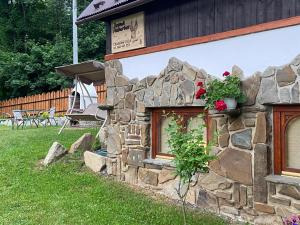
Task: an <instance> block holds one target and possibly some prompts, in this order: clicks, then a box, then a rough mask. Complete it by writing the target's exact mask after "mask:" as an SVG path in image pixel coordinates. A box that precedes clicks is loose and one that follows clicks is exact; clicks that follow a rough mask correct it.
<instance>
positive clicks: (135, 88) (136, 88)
mask: <svg viewBox="0 0 300 225" xmlns="http://www.w3.org/2000/svg"><path fill="white" fill-rule="evenodd" d="M146 88H147V80H146V78H144V79H143V80H141V81H138V82H137V83H136V84H135V85H134V86H133V88H132V91H133V92H136V91H139V90H143V89H146Z"/></svg>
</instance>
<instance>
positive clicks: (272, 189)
mask: <svg viewBox="0 0 300 225" xmlns="http://www.w3.org/2000/svg"><path fill="white" fill-rule="evenodd" d="M268 191H269V194H270V195H275V194H276V185H275V184H274V183H270V182H269V183H268Z"/></svg>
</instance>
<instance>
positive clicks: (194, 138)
mask: <svg viewBox="0 0 300 225" xmlns="http://www.w3.org/2000/svg"><path fill="white" fill-rule="evenodd" d="M199 117H200V118H201V119H203V115H199ZM182 121H183V118H182V117H180V116H178V115H175V114H174V115H171V121H170V123H169V126H168V128H167V129H166V130H167V132H168V135H169V139H168V144H169V146H170V151H171V154H173V155H174V160H173V161H174V163H175V167H176V175H178V176H179V178H180V181H179V184H178V188H176V192H177V195H178V197H179V198H180V201H181V203H182V213H183V219H184V224H185V225H186V224H187V220H186V196H187V193H188V191H189V189H190V183H191V180H192V177H193V176H194V175H195V174H196V173H206V172H208V162H209V161H211V160H213V159H214V158H215V157H214V156H212V155H210V154H209V152H210V145H207V144H206V141H205V137H204V130H205V129H204V128H205V126H204V125H199V127H198V128H197V129H191V130H187V129H188V128H187V127H184V126H183V123H182Z"/></svg>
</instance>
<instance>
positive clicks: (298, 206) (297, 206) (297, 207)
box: [293, 202, 300, 210]
mask: <svg viewBox="0 0 300 225" xmlns="http://www.w3.org/2000/svg"><path fill="white" fill-rule="evenodd" d="M293 207H295V208H296V209H297V210H300V203H296V202H295V203H293Z"/></svg>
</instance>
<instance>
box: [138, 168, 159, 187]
mask: <svg viewBox="0 0 300 225" xmlns="http://www.w3.org/2000/svg"><path fill="white" fill-rule="evenodd" d="M158 174H159V172H158V170H153V169H146V168H139V171H138V177H139V180H140V181H142V182H143V183H145V184H150V185H152V186H157V184H158Z"/></svg>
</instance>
